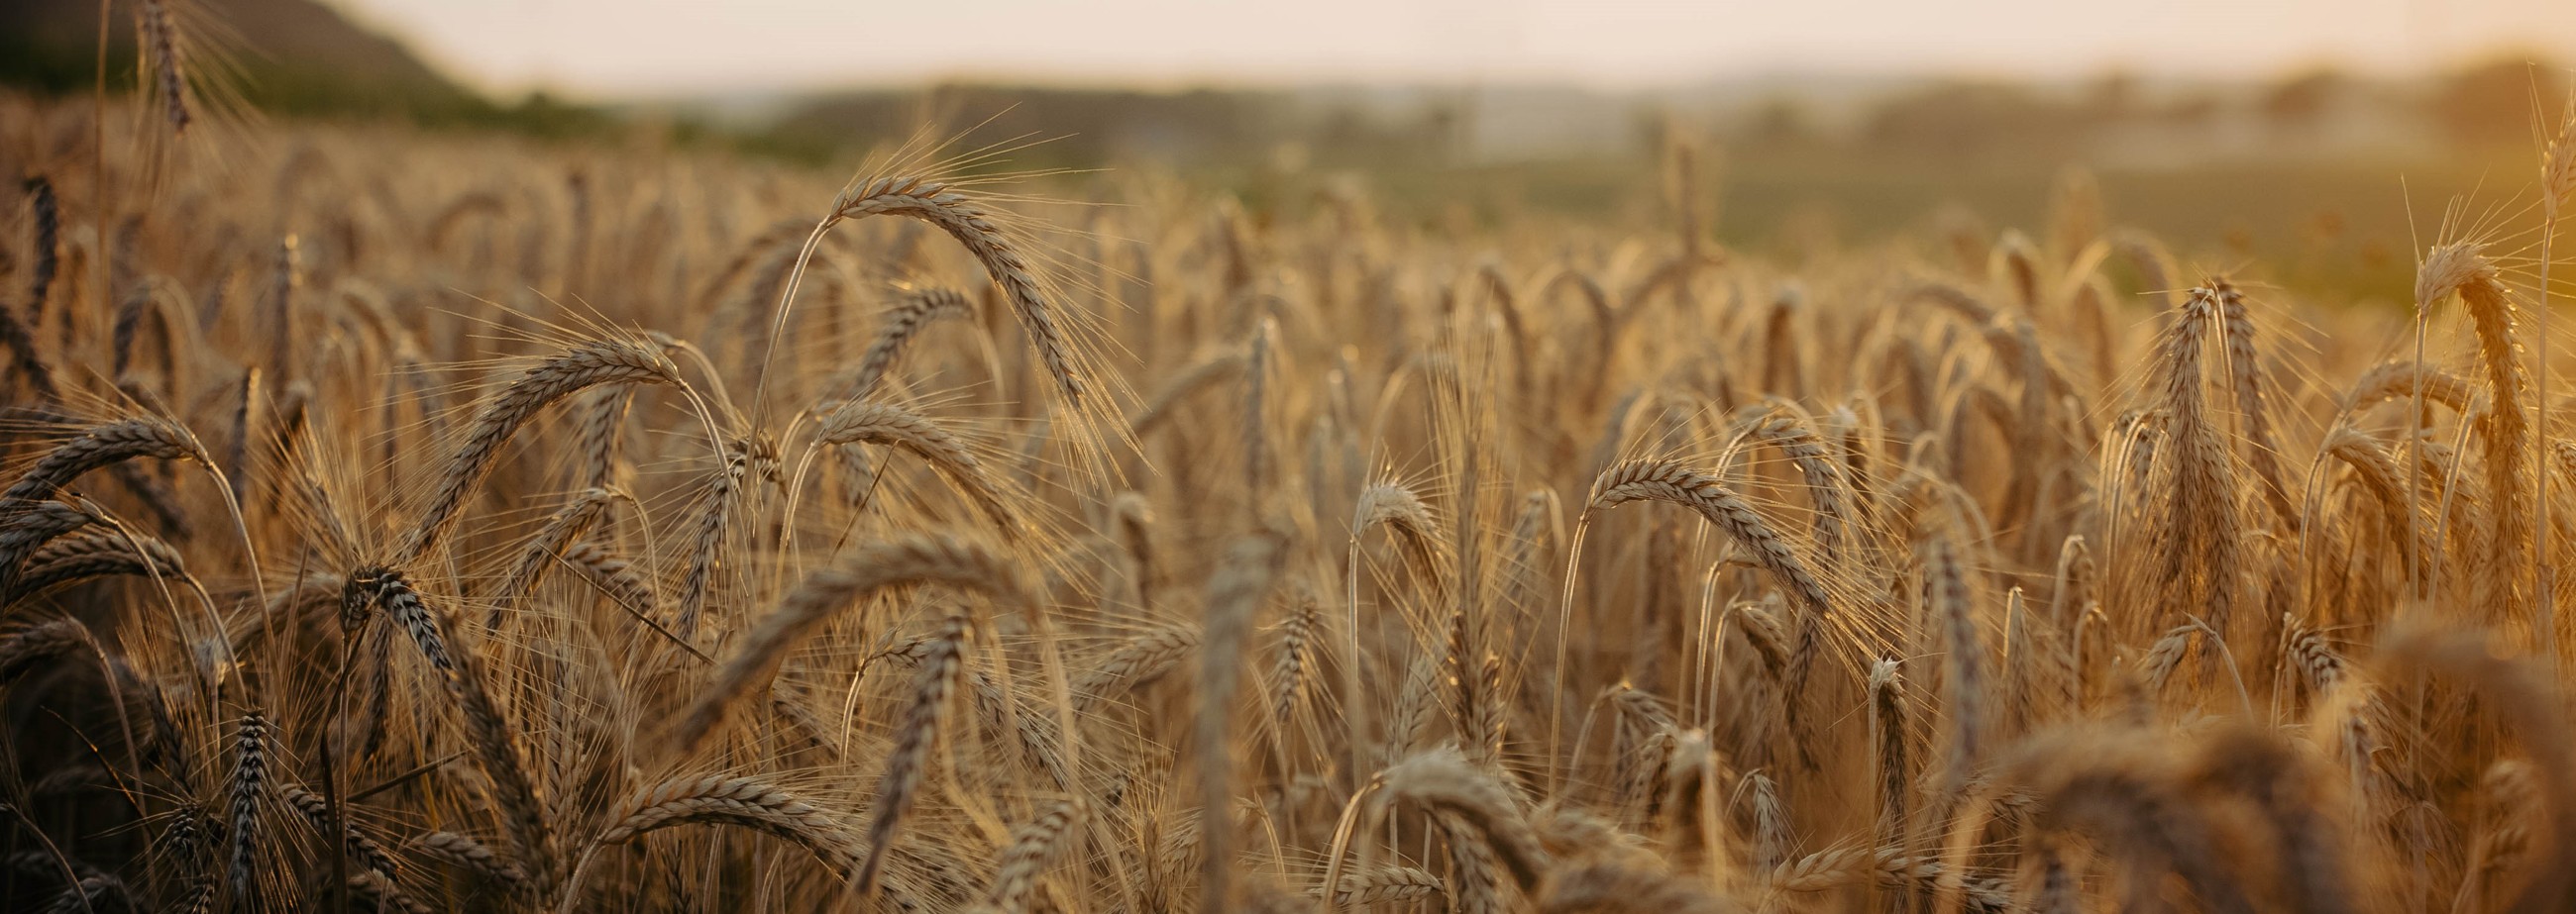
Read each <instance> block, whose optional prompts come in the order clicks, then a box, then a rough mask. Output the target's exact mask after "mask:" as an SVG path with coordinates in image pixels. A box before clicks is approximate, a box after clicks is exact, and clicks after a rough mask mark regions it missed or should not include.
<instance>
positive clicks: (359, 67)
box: [0, 0, 491, 119]
mask: <svg viewBox="0 0 2576 914" xmlns="http://www.w3.org/2000/svg"><path fill="white" fill-rule="evenodd" d="M174 6H175V7H177V8H178V9H179V10H180V11H181V15H182V16H183V19H182V22H183V25H184V26H186V27H190V28H191V29H192V32H193V33H194V34H197V35H198V36H200V38H201V40H203V39H207V38H211V39H214V40H215V41H216V42H217V44H218V45H219V46H220V47H222V48H224V49H226V50H227V52H228V56H229V57H230V58H231V59H232V62H233V63H234V64H235V65H236V66H237V67H238V68H239V69H240V71H241V74H242V76H243V79H242V90H243V94H244V95H245V96H247V98H248V99H249V100H250V101H251V103H253V104H254V105H257V106H258V107H260V108H262V109H265V110H273V111H285V112H291V113H329V114H408V115H412V116H417V117H426V118H429V119H450V118H465V117H472V116H474V115H476V114H478V113H485V112H488V111H489V110H490V108H491V106H490V105H489V104H488V103H487V102H485V101H483V100H482V99H481V98H479V97H478V96H476V95H475V94H474V93H472V92H470V91H468V90H466V89H465V88H463V87H461V86H459V85H457V84H456V83H455V82H454V81H452V80H450V79H448V78H447V77H446V76H444V75H442V74H440V73H439V72H438V71H437V70H436V69H435V68H433V67H431V66H430V65H429V64H427V63H425V62H423V61H422V60H421V59H420V58H419V57H417V56H415V55H413V54H412V53H411V51H410V50H409V49H408V48H405V47H404V46H403V44H402V43H401V42H399V41H396V40H394V39H392V38H389V37H386V36H384V35H381V34H378V33H375V32H373V31H369V30H368V29H366V28H365V27H363V26H361V25H359V24H357V23H355V22H352V21H350V20H349V18H348V17H346V16H343V15H341V13H340V11H339V10H337V9H334V8H333V7H332V6H331V5H329V4H326V3H321V2H317V0H188V2H185V3H178V4H174ZM98 14H99V10H98V7H97V6H96V5H95V4H91V3H83V2H68V0H0V83H5V84H9V85H18V86H26V87H30V88H33V89H36V90H37V91H42V92H48V93H63V92H72V91H80V90H85V89H87V88H89V86H90V85H91V83H92V80H93V79H94V74H95V71H94V67H95V65H96V64H95V60H94V55H95V54H96V51H97V43H98ZM109 23H110V29H111V34H110V36H109V42H108V48H109V50H108V58H109V59H108V65H109V67H110V78H111V79H115V78H117V77H118V76H119V75H124V76H126V77H129V78H130V75H131V74H132V72H133V61H134V39H133V28H134V16H133V6H132V4H131V3H130V2H129V3H117V4H115V6H114V8H113V9H112V10H111V11H110V16H109Z"/></svg>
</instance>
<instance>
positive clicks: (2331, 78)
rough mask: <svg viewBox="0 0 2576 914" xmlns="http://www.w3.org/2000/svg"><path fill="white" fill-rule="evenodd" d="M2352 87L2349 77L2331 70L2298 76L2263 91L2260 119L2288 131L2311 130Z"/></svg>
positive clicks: (2308, 72)
mask: <svg viewBox="0 0 2576 914" xmlns="http://www.w3.org/2000/svg"><path fill="white" fill-rule="evenodd" d="M2352 88H2353V83H2352V78H2351V77H2350V76H2346V75H2344V73H2343V72H2342V71H2340V70H2336V69H2334V68H2333V67H2321V68H2318V69H2314V70H2310V71H2307V72H2305V73H2300V74H2297V75H2294V76H2291V77H2289V78H2288V79H2284V80H2281V81H2280V82H2277V83H2274V84H2272V86H2271V88H2269V89H2267V90H2265V91H2264V93H2263V116H2264V117H2265V118H2268V119H2270V120H2271V121H2272V123H2274V124H2276V125H2279V126H2281V127H2284V128H2287V129H2291V130H2310V129H2314V128H2315V127H2316V126H2317V125H2318V124H2319V123H2320V122H2322V121H2324V120H2325V116H2326V113H2327V112H2328V111H2329V110H2331V109H2332V108H2333V107H2334V104H2335V102H2336V100H2338V99H2340V98H2342V97H2343V96H2344V94H2345V93H2348V92H2350V91H2352Z"/></svg>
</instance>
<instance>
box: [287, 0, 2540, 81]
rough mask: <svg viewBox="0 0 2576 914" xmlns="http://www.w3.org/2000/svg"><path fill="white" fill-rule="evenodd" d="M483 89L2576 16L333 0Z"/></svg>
mask: <svg viewBox="0 0 2576 914" xmlns="http://www.w3.org/2000/svg"><path fill="white" fill-rule="evenodd" d="M330 2H333V3H336V4H337V5H338V6H340V7H341V8H342V9H343V10H344V11H347V12H349V13H351V14H352V15H353V16H355V17H356V18H357V19H359V20H360V21H362V22H366V23H369V24H372V25H376V26H379V27H382V28H385V29H386V30H388V31H392V32H394V33H396V34H399V35H402V36H405V37H407V38H408V39H409V40H410V41H411V42H412V43H413V44H414V46H415V47H416V48H417V49H418V50H419V51H421V52H422V53H423V54H424V55H425V56H427V57H429V58H430V59H431V60H432V61H433V62H434V63H436V64H438V65H441V66H443V67H445V68H446V69H448V70H450V71H451V72H454V73H456V74H458V75H460V76H462V77H464V78H466V79H468V80H469V81H472V82H475V83H477V84H479V85H481V86H483V87H485V88H488V89H495V90H502V91H514V90H523V89H529V88H537V87H546V88H551V89H554V90H557V91H562V92H567V93H570V94H573V95H577V96H583V97H590V98H601V99H613V98H620V97H653V96H671V95H709V94H723V93H733V92H763V91H776V90H786V89H810V88H826V87H842V86H860V85H880V86H881V85H900V84H910V83H918V82H922V81H926V80H937V79H947V78H960V77H966V78H973V77H982V78H1009V79H1025V80H1033V81H1065V82H1079V83H1093V84H1112V83H1114V84H1146V85H1180V84H1193V83H1218V84H1227V85H1265V84H1295V83H1314V82H1425V81H1428V82H1523V81H1529V82H1567V83H1575V84H1582V85H1589V86H1595V87H1600V88H1614V89H1615V88H1640V87H1652V86H1669V85H1677V84H1686V83H1691V82H1696V81H1703V80H1710V79H1723V78H1727V77H1730V76H1749V75H1758V74H1766V73H1778V72H1783V71H1852V72H1865V73H1887V72H1925V71H1938V72H1949V73H1963V74H1972V75H1992V76H2029V77H2052V76H2081V75H2086V74H2092V73H2099V72H2102V71H2105V70H2108V69H2112V68H2124V69H2130V70H2136V71H2141V72H2146V73H2155V74H2182V75H2188V74H2192V73H2205V74H2209V75H2213V76H2228V77H2240V76H2249V75H2252V76H2260V75H2269V74H2277V73H2283V72H2289V71H2294V70H2297V69H2301V68H2305V67H2310V66H2314V65H2317V64H2320V63H2324V62H2333V63H2335V64H2337V65H2340V66H2344V67H2346V68H2348V69H2356V70H2364V71H2393V72H2409V71H2420V70H2423V69H2427V68H2431V67H2436V66H2440V65H2443V64H2449V63H2455V62H2457V61H2459V60H2461V59H2464V58H2467V57H2471V56H2476V55H2480V54H2485V53H2492V52H2494V51H2496V50H2498V49H2500V48H2506V47H2510V48H2514V49H2519V50H2525V51H2538V52H2542V53H2546V54H2549V55H2551V56H2552V57H2554V58H2555V59H2557V60H2560V61H2562V62H2576V0H1706V2H1698V3H1690V2H1676V0H1289V2H1275V3H1254V2H1242V0H927V2H924V0H901V2H894V0H878V2H854V0H837V2H836V0H330Z"/></svg>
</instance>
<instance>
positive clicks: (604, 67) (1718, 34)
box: [0, 0, 2576, 295]
mask: <svg viewBox="0 0 2576 914" xmlns="http://www.w3.org/2000/svg"><path fill="white" fill-rule="evenodd" d="M176 2H179V3H180V5H182V6H185V7H194V8H195V9H196V12H195V14H194V15H196V16H197V17H198V20H199V21H201V22H210V23H220V27H221V28H222V29H224V30H225V31H226V32H228V35H227V37H226V40H225V42H224V44H226V45H227V46H228V47H229V52H228V54H227V57H228V59H229V64H230V65H231V66H233V67H234V68H236V69H237V70H238V71H239V73H240V76H241V80H240V83H241V84H242V86H243V87H244V94H245V95H246V96H247V99H248V101H250V102H251V103H252V104H253V105H254V106H255V107H256V108H258V109H259V110H260V111H262V112H264V114H265V116H267V117H269V118H272V119H275V118H294V119H365V120H384V119H398V120H402V121H408V122H411V123H413V124H417V125H418V126H419V127H420V128H421V129H425V130H502V131H512V132H518V133H524V134H527V135H530V136H533V137H538V138H541V139H542V140H544V141H547V142H560V143H572V144H580V143H601V144H604V143H621V144H622V143H632V142H638V141H641V142H649V143H657V144H670V145H675V146H687V147H702V148H706V149H709V150H712V151H715V152H717V153H719V154H731V155H741V156H748V157H760V158H767V159H774V160H777V161H780V162H783V163H787V164H789V165H792V166H795V167H811V168H828V169H847V168H850V167H853V166H854V165H855V163H856V162H857V161H858V159H859V157H860V156H861V155H862V154H864V152H865V151H866V150H867V149H869V148H871V147H877V146H881V145H883V144H887V143H889V142H897V141H900V140H902V139H903V138H904V137H906V136H909V135H911V134H913V133H914V132H915V131H916V130H917V129H920V128H921V127H923V126H924V125H930V127H931V129H933V130H934V131H942V132H945V131H954V130H961V129H964V128H966V127H970V126H974V125H976V124H978V123H981V122H985V121H987V120H988V119H989V120H990V123H989V124H987V125H985V126H984V127H983V128H982V129H981V130H979V131H978V133H977V135H978V136H979V137H991V138H997V139H998V138H1005V137H1012V136H1020V135H1023V134H1026V135H1030V136H1033V137H1036V138H1040V139H1043V140H1045V142H1042V143H1039V144H1037V145H1035V146H1032V147H1030V148H1027V149H1025V150H1022V151H1019V152H1017V153H1015V154H1014V155H1013V157H1012V159H1013V161H1012V163H1011V167H1013V168H1071V169H1104V168H1110V169H1111V172H1112V173H1114V172H1115V171H1116V170H1118V169H1125V170H1129V171H1133V170H1135V169H1138V168H1151V169H1155V170H1157V171H1162V172H1168V173H1171V174H1174V175H1178V176H1180V177H1181V178H1182V179H1183V180H1186V181H1189V182H1193V183H1197V184H1203V185H1206V186H1208V187H1210V188H1212V189H1216V190H1222V191H1225V192H1230V193H1232V194H1234V195H1235V196H1237V197H1238V198H1240V199H1241V200H1242V201H1243V202H1244V205H1245V207H1246V209H1247V211H1248V212H1250V213H1252V214H1253V215H1254V216H1255V217H1256V218H1260V217H1262V216H1264V215H1271V214H1276V213H1279V212H1281V211H1282V210H1283V209H1284V208H1295V207H1302V206H1308V205H1313V202H1312V201H1313V198H1314V196H1315V193H1316V192H1317V191H1318V190H1321V189H1327V188H1333V187H1342V186H1356V187H1360V188H1364V189H1365V190H1366V191H1367V192H1368V193H1369V194H1370V195H1371V197H1372V199H1373V200H1375V201H1376V202H1377V205H1379V206H1380V207H1382V208H1383V209H1385V210H1386V212H1387V215H1389V216H1391V217H1393V218H1396V219H1399V220H1414V221H1417V222H1419V223H1421V224H1424V225H1426V226H1428V225H1438V226H1441V227H1444V228H1455V227H1459V226H1460V225H1462V224H1464V225H1470V226H1472V225H1478V224H1481V225H1496V224H1501V223H1502V222H1503V221H1504V220H1506V219H1512V218H1522V217H1528V216H1533V215H1535V216H1543V217H1553V218H1560V219H1564V220H1571V221H1574V222H1578V223H1601V224H1607V223H1614V222H1632V221H1635V220H1668V219H1670V218H1672V216H1671V214H1670V213H1669V212H1667V210H1669V209H1671V208H1672V207H1671V206H1670V204H1669V202H1668V200H1669V197H1670V193H1669V191H1670V188H1672V187H1674V186H1677V185H1676V183H1675V182H1680V183H1679V184H1678V186H1682V187H1686V188H1688V189H1689V192H1690V193H1692V194H1693V195H1696V196H1698V197H1700V198H1701V200H1702V208H1703V212H1704V213H1705V218H1706V219H1707V221H1708V223H1709V224H1708V230H1709V231H1710V232H1711V233H1712V234H1714V235H1715V236H1716V237H1717V238H1718V239H1719V240H1720V241H1721V242H1724V243H1727V244H1730V245H1735V246H1738V247H1745V248H1753V249H1759V250H1763V251H1765V252H1766V253H1768V254H1771V255H1774V256H1781V257H1787V258H1796V257H1801V256H1807V255H1812V254H1815V253H1818V252H1823V251H1830V250H1832V249H1834V248H1837V247H1840V246H1845V245H1852V244H1862V243H1868V242H1870V241H1871V240H1873V239H1877V238H1882V237H1886V236H1888V235H1890V234H1892V233H1896V232H1902V231H1909V230H1922V229H1927V228H1930V229H1943V228H1945V227H1953V228H1954V227H1960V226H1968V227H1973V228H1975V229H1977V230H1978V231H1980V232H1984V233H1991V232H1992V231H1995V230H1999V229H2000V228H2002V227H2008V226H2036V225H2040V224H2042V221H2043V220H2042V218H2041V217H2042V213H2043V210H2044V209H2045V208H2046V207H2047V206H2048V201H2049V200H2050V199H2051V198H2052V195H2057V194H2065V193H2098V194H2099V195H2100V196H2101V197H2102V198H2103V200H2104V202H2105V204H2106V206H2107V209H2108V211H2109V213H2110V214H2111V217H2112V218H2113V219H2114V220H2115V221H2118V222H2121V223H2125V224H2133V225H2138V226H2142V227H2145V228H2148V229H2151V230H2153V231H2155V232H2157V233H2159V234H2162V235H2165V236H2167V237H2169V238H2174V239H2177V240H2178V241H2180V242H2181V243H2183V244H2185V245H2187V246H2190V247H2191V248H2192V249H2193V250H2195V251H2196V252H2198V254H2199V256H2201V257H2203V258H2205V259H2206V258H2224V257H2242V258H2244V259H2247V260H2255V259H2260V260H2262V261H2264V262H2265V263H2267V264H2269V267H2268V269H2270V270H2272V271H2273V272H2274V273H2276V274H2278V278H2279V279H2281V280H2283V281H2292V280H2295V281H2296V282H2298V283H2299V284H2301V285H2302V286H2303V287H2306V288H2315V289H2320V290H2344V291H2349V292H2352V293H2354V294H2364V295H2372V294H2378V293H2383V292H2387V291H2389V290H2398V289H2403V288H2404V287H2405V285H2406V283H2407V282H2408V281H2409V278H2410V277H2411V275H2412V261H2411V257H2410V255H2409V253H2408V252H2410V251H2413V250H2418V249H2420V246H2421V242H2422V240H2423V239H2427V238H2430V237H2431V236H2432V235H2434V234H2436V232H2437V229H2438V228H2439V223H2440V221H2441V219H2442V215H2443V212H2444V207H2445V205H2446V204H2448V203H2449V202H2450V201H2452V200H2454V199H2465V200H2467V201H2468V204H2467V205H2468V212H2469V213H2470V214H2471V215H2472V216H2475V215H2477V214H2479V213H2481V212H2485V211H2487V210H2488V209H2492V208H2495V207H2504V206H2510V205H2512V204H2511V203H2509V202H2508V201H2511V200H2513V199H2516V198H2517V196H2519V198H2520V199H2528V198H2529V197H2528V194H2527V193H2524V192H2525V191H2527V190H2528V189H2529V188H2528V184H2529V181H2530V177H2529V176H2530V175H2532V174H2533V173H2535V172H2536V169H2535V168H2533V167H2532V162H2533V156H2534V155H2536V150H2537V149H2538V148H2539V146H2540V142H2541V141H2540V140H2539V139H2538V137H2539V134H2540V133H2541V131H2542V130H2543V129H2544V127H2545V128H2546V129H2552V130H2554V129H2555V126H2556V124H2557V123H2558V122H2559V119H2560V118H2561V117H2562V116H2563V112H2564V110H2565V105H2566V100H2567V98H2568V92H2569V77H2570V71H2569V67H2570V66H2571V65H2576V0H2229V2H2207V0H2127V2H2122V3H2116V4H2114V3H2100V2H2086V0H1949V2H1944V3H1920V2H1913V0H1810V2H1802V3H1777V2H1770V3H1753V2H1732V0H1730V2H1716V3H1706V4H1698V5H1687V4H1671V3H1650V2H1642V0H1592V2H1584V0H1485V2H1462V0H1304V2H1298V3H1294V4H1253V3H1228V2H1208V0H1097V2H1086V3H1062V2H1049V0H991V2H959V3H945V4H854V3H839V2H826V0H738V2H729V3H703V2H678V0H176ZM117 6H119V7H122V6H123V4H122V3H119V4H117ZM101 21H102V17H101V16H100V9H99V6H98V5H97V4H95V3H90V2H85V0H0V81H5V82H6V83H7V84H9V85H11V86H13V87H16V88H17V89H19V90H21V91H34V92H38V93H55V94H61V93H84V92H88V91H90V88H91V86H92V83H93V80H94V78H95V73H96V70H95V66H96V58H95V56H94V55H95V53H96V50H97V48H98V46H99V37H98V30H99V26H100V23H101ZM105 21H106V22H107V24H108V26H109V28H110V30H111V33H112V34H111V36H110V39H109V40H108V42H107V47H108V49H109V62H108V66H109V68H110V72H111V73H127V74H130V72H131V69H132V66H133V61H132V48H133V43H132V41H131V40H130V38H129V37H127V35H128V32H127V30H128V29H130V28H131V22H132V19H131V17H130V15H128V14H127V13H126V12H125V11H124V10H122V9H118V10H116V11H115V14H114V15H110V16H108V17H105ZM110 83H111V85H113V86H119V87H122V86H130V85H131V80H130V79H127V80H117V79H111V80H110ZM1681 150H1688V152H1687V154H1677V152H1678V151H1681ZM1111 166H1115V168H1111ZM1685 174H1687V177H1686V178H1685V177H1684V175H1685ZM1083 180H1085V179H1084V178H1083V177H1080V176H1077V177H1076V178H1073V179H1068V182H1069V183H1067V184H1065V185H1064V186H1063V187H1060V188H1059V187H1051V188H1049V190H1050V192H1056V193H1064V194H1071V195H1076V196H1085V195H1097V196H1104V197H1105V196H1107V195H1108V191H1107V190H1105V189H1102V188H1099V187H1090V188H1086V187H1085V186H1084V185H1083V183H1082V181H1083ZM1090 180H1095V181H1097V180H1107V179H1103V178H1099V177H1097V176H1096V175H1095V176H1093V177H1091V178H1090ZM2211 265H2212V266H2219V267H2226V266H2230V265H2229V264H2223V263H2221V264H2211Z"/></svg>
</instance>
